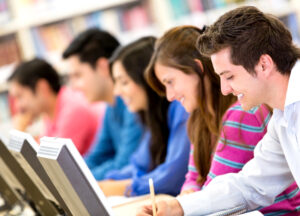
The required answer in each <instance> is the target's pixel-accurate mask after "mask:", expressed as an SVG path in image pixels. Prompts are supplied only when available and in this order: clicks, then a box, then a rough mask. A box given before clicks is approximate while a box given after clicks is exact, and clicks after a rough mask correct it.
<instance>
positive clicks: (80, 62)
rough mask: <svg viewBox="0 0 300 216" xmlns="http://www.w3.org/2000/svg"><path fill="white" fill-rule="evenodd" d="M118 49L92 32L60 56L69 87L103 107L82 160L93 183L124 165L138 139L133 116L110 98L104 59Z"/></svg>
mask: <svg viewBox="0 0 300 216" xmlns="http://www.w3.org/2000/svg"><path fill="white" fill-rule="evenodd" d="M118 46H119V42H118V41H117V39H116V38H114V37H113V36H112V35H111V34H109V33H108V32H106V31H102V30H100V29H97V28H92V29H89V30H86V31H84V32H82V33H81V34H79V35H78V36H77V37H76V38H75V39H74V40H73V41H72V42H71V44H70V45H69V46H68V47H67V49H66V50H65V51H64V53H63V58H64V59H67V61H68V63H69V67H70V72H69V75H70V79H71V86H72V87H74V88H76V89H78V90H80V91H82V92H83V94H84V95H85V96H86V98H87V99H88V101H89V102H91V103H93V102H99V101H102V102H105V103H107V109H106V111H105V114H104V120H103V122H102V128H101V129H99V130H98V132H97V137H96V140H95V141H94V143H93V148H92V149H91V151H90V152H89V154H88V155H87V156H86V157H85V162H86V164H87V165H88V167H89V168H90V169H91V171H92V173H93V175H94V177H95V178H96V179H97V180H102V179H103V178H104V175H105V174H106V172H107V171H109V170H113V169H121V168H122V167H124V166H125V165H127V164H128V161H129V158H130V156H131V154H132V153H133V152H134V151H135V150H136V148H137V146H138V144H139V141H140V139H141V135H142V128H141V125H140V124H139V122H138V118H137V116H136V115H135V114H133V113H131V112H129V111H128V110H127V108H126V106H125V104H124V103H123V101H122V100H121V98H120V97H114V94H113V81H112V79H111V77H110V72H109V63H108V58H110V56H111V55H112V53H113V51H114V50H115V49H116V48H117V47H118Z"/></svg>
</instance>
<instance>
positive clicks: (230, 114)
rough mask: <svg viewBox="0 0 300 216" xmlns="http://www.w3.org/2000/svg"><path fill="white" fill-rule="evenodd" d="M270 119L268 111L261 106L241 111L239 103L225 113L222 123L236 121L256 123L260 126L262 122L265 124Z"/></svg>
mask: <svg viewBox="0 0 300 216" xmlns="http://www.w3.org/2000/svg"><path fill="white" fill-rule="evenodd" d="M270 117H271V111H270V109H269V108H268V107H267V106H266V105H264V104H262V105H259V106H256V107H253V108H252V109H250V110H247V111H245V110H243V108H242V106H241V104H240V103H239V102H236V103H234V104H233V105H231V106H230V107H229V109H228V110H227V111H226V113H225V115H224V117H223V121H238V122H251V121H254V122H257V123H259V124H261V123H262V122H265V123H267V122H268V121H269V119H270Z"/></svg>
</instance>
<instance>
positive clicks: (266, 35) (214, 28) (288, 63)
mask: <svg viewBox="0 0 300 216" xmlns="http://www.w3.org/2000/svg"><path fill="white" fill-rule="evenodd" d="M197 47H198V49H199V50H200V52H201V53H202V54H203V55H206V56H210V55H212V54H214V53H216V52H219V51H220V50H222V49H224V48H229V49H230V52H231V62H232V63H233V64H235V65H241V66H243V67H244V68H245V69H246V70H247V71H248V72H249V73H251V74H255V71H254V67H255V65H257V63H258V61H259V58H260V57H261V55H263V54H268V55H269V56H271V58H272V59H273V61H274V63H275V64H276V66H277V69H278V71H279V72H280V73H281V74H290V72H291V70H292V68H293V66H294V64H295V63H296V61H297V59H298V58H299V57H300V49H299V48H297V47H296V46H295V45H293V41H292V35H291V33H290V32H289V30H288V29H287V28H286V27H285V26H284V24H283V23H282V22H281V21H280V20H279V19H278V18H276V17H274V16H272V15H270V14H264V13H263V12H261V11H259V10H258V9H257V8H255V7H252V6H245V7H239V8H237V9H234V10H231V11H229V12H227V13H225V14H224V15H223V16H221V17H220V18H219V19H218V20H217V21H216V22H215V23H214V24H213V25H211V26H210V27H209V28H208V29H207V30H206V31H205V32H204V34H202V35H201V36H200V37H199V39H198V43H197Z"/></svg>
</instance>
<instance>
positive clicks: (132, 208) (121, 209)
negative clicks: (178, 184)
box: [113, 194, 173, 216]
mask: <svg viewBox="0 0 300 216" xmlns="http://www.w3.org/2000/svg"><path fill="white" fill-rule="evenodd" d="M171 198H173V197H172V196H169V195H165V194H158V195H156V196H155V201H156V202H157V201H161V200H167V199H171ZM150 204H151V199H150V195H149V196H143V197H142V198H141V199H139V200H135V201H132V202H129V203H125V204H121V205H118V206H114V207H113V212H114V215H115V216H124V215H126V216H134V215H136V211H137V209H138V208H139V207H141V206H143V205H150Z"/></svg>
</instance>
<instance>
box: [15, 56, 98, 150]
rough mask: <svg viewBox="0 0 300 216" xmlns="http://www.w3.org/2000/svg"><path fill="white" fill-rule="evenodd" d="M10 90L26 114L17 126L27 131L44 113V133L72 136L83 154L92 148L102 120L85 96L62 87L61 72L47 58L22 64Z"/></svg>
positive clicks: (64, 136)
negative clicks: (59, 73)
mask: <svg viewBox="0 0 300 216" xmlns="http://www.w3.org/2000/svg"><path fill="white" fill-rule="evenodd" d="M9 93H10V94H11V95H12V97H13V98H14V100H15V106H16V109H17V112H18V114H20V115H21V116H23V117H22V118H20V119H19V121H16V122H15V123H16V125H15V127H16V129H18V130H22V131H24V130H26V128H27V126H28V125H29V124H30V123H31V122H32V121H33V120H35V119H37V118H38V117H39V116H40V115H41V114H43V115H44V123H45V132H44V133H43V135H45V136H51V137H63V138H70V139H72V141H73V142H74V144H75V145H76V147H77V149H78V151H79V152H80V153H81V154H82V155H84V154H85V153H86V152H87V151H88V150H89V147H90V145H91V144H92V141H93V139H94V136H95V133H96V130H97V125H98V121H97V120H96V119H95V115H94V113H93V112H92V111H91V110H90V107H89V106H88V103H86V100H85V99H84V98H83V97H80V95H78V94H76V93H75V92H73V91H71V90H70V89H68V88H67V87H62V86H61V82H60V77H59V75H58V73H57V72H56V71H55V69H54V68H53V67H52V66H51V65H50V64H48V63H47V62H46V61H44V60H42V59H37V58H36V59H33V60H31V61H27V62H23V63H21V64H20V65H19V66H18V67H17V68H16V69H15V70H14V72H13V73H12V75H11V76H10V78H9ZM18 114H17V115H18Z"/></svg>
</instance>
